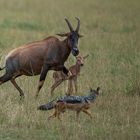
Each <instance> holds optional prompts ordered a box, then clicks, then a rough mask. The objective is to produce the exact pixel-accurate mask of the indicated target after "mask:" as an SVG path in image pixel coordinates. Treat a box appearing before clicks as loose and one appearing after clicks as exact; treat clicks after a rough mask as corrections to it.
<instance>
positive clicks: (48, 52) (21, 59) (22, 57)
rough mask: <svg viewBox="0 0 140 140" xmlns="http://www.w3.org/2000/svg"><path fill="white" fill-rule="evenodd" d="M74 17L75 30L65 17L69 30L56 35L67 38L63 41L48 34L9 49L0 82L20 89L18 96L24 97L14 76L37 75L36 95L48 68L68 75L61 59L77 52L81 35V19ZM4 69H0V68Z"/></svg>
mask: <svg viewBox="0 0 140 140" xmlns="http://www.w3.org/2000/svg"><path fill="white" fill-rule="evenodd" d="M76 20H77V27H76V30H74V29H73V27H72V26H71V24H70V22H69V21H68V19H67V18H65V21H66V23H67V25H68V27H69V29H70V32H68V33H64V34H57V35H58V36H61V37H66V38H65V39H64V40H62V41H60V40H59V39H58V38H56V37H54V36H49V37H47V38H46V39H44V40H41V41H36V42H32V43H29V44H27V45H24V46H21V47H18V48H16V49H14V50H12V51H11V52H10V53H9V54H8V55H7V57H6V64H5V67H4V68H5V69H6V72H5V74H4V75H3V76H1V77H0V85H1V84H3V83H5V82H7V81H9V80H10V81H11V83H12V84H13V85H14V86H15V88H16V89H17V90H18V91H19V93H20V96H21V97H24V93H23V91H22V89H21V88H20V87H19V86H18V85H17V83H16V81H15V79H16V78H17V77H19V76H21V75H26V76H34V75H40V79H39V83H38V87H37V91H36V97H37V96H38V94H39V91H40V89H41V88H42V86H43V84H44V81H45V78H46V75H47V73H48V71H49V70H55V71H60V70H62V71H63V72H64V73H65V74H66V75H68V72H69V71H68V69H67V68H66V67H65V65H64V62H65V61H66V60H67V58H68V56H69V55H70V52H72V54H73V56H77V55H78V54H79V50H78V48H77V45H78V39H79V37H81V35H80V34H79V33H78V32H79V28H80V20H79V19H78V18H76ZM4 68H1V70H2V69H4Z"/></svg>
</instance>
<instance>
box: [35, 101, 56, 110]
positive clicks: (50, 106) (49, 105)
mask: <svg viewBox="0 0 140 140" xmlns="http://www.w3.org/2000/svg"><path fill="white" fill-rule="evenodd" d="M54 107H55V102H53V101H51V102H49V103H47V104H44V105H40V106H39V107H38V108H37V109H38V110H43V111H45V110H51V109H53V108H54Z"/></svg>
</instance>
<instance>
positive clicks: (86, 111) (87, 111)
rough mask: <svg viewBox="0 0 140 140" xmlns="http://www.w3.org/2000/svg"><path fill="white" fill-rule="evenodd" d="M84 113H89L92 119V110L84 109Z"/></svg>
mask: <svg viewBox="0 0 140 140" xmlns="http://www.w3.org/2000/svg"><path fill="white" fill-rule="evenodd" d="M82 111H83V112H84V113H86V114H87V115H89V117H90V118H91V119H92V115H91V112H90V111H89V110H86V109H84V110H82Z"/></svg>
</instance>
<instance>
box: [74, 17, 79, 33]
mask: <svg viewBox="0 0 140 140" xmlns="http://www.w3.org/2000/svg"><path fill="white" fill-rule="evenodd" d="M75 18H76V20H77V22H78V23H77V28H76V30H75V31H76V32H77V33H78V32H79V28H80V19H79V18H77V17H75Z"/></svg>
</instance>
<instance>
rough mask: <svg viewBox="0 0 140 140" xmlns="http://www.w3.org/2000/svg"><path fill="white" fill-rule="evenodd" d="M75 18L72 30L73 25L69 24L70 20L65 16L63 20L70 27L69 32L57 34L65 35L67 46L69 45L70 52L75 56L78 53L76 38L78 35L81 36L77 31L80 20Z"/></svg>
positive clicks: (77, 38)
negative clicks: (74, 27) (75, 21)
mask: <svg viewBox="0 0 140 140" xmlns="http://www.w3.org/2000/svg"><path fill="white" fill-rule="evenodd" d="M76 20H77V27H76V29H75V30H74V29H73V27H72V26H71V24H70V22H69V21H68V19H67V18H65V21H66V23H67V25H68V27H69V29H70V32H68V33H64V34H57V35H59V36H61V37H67V41H68V42H67V43H68V46H69V47H70V49H71V51H72V54H73V55H74V56H77V55H78V54H79V49H78V40H79V38H80V37H82V36H81V35H80V34H79V33H78V32H79V28H80V20H79V18H77V17H76Z"/></svg>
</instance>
